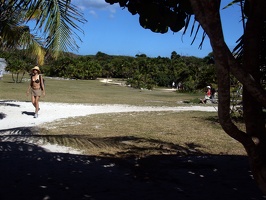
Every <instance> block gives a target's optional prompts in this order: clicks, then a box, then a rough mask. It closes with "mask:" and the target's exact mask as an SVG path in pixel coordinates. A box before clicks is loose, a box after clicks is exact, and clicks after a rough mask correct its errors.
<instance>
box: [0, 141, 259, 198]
mask: <svg viewBox="0 0 266 200" xmlns="http://www.w3.org/2000/svg"><path fill="white" fill-rule="evenodd" d="M0 159H1V160H0V162H1V165H0V171H1V176H0V187H1V190H0V199H1V200H12V199H34V200H38V199H56V200H59V199H60V200H61V199H64V200H68V199H71V200H72V199H73V200H79V199H94V200H105V199H108V200H120V199H121V200H122V199H123V200H124V199H125V200H135V199H141V200H146V199H147V200H148V199H162V200H172V199H173V200H174V199H181V200H190V199H193V200H194V199H195V200H201V199H202V200H203V199H204V200H206V199H207V200H209V199H210V200H212V199H215V200H224V199H226V200H228V199H243V200H248V199H250V200H251V199H252V200H255V199H264V198H263V196H262V193H261V192H260V191H259V190H258V188H257V186H256V185H255V183H254V180H252V178H251V174H250V171H249V166H248V161H247V157H245V156H212V155H199V156H176V155H175V156H173V155H160V156H148V157H145V158H138V159H137V158H134V157H131V158H124V159H122V158H114V157H111V158H110V157H96V156H85V155H72V154H64V153H51V152H47V151H46V150H45V149H43V148H40V147H38V146H36V145H33V144H29V143H25V142H18V141H17V142H1V143H0Z"/></svg>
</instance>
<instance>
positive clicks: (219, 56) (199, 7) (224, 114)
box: [190, 0, 266, 194]
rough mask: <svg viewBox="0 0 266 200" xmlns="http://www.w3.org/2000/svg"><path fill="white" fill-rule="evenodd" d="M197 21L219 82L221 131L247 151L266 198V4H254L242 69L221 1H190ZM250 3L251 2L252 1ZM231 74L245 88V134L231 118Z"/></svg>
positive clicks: (257, 0) (246, 37)
mask: <svg viewBox="0 0 266 200" xmlns="http://www.w3.org/2000/svg"><path fill="white" fill-rule="evenodd" d="M190 2H191V5H192V8H193V11H194V13H195V18H196V20H197V21H198V22H199V23H200V24H201V26H202V28H203V29H204V31H205V32H206V33H207V35H208V36H209V38H210V43H211V46H212V49H213V53H214V58H215V66H216V68H217V78H218V88H219V93H218V98H219V103H218V116H219V121H220V124H221V126H222V128H223V129H224V130H225V132H226V133H227V134H228V135H229V136H231V137H232V138H234V139H236V140H237V141H239V142H240V143H241V144H242V145H243V146H244V148H245V149H246V152H247V155H248V157H249V160H250V165H251V169H252V172H253V175H254V178H255V180H256V182H257V183H258V186H259V188H260V189H261V190H262V191H263V192H264V193H265V194H266V139H265V136H266V133H265V121H264V117H263V113H262V106H266V95H265V91H264V90H263V88H262V87H261V85H260V82H259V78H260V77H259V67H260V66H259V63H258V59H259V58H258V55H259V47H260V45H259V43H258V41H259V40H260V38H259V37H260V34H261V28H258V27H259V26H261V21H259V20H258V18H260V19H262V21H263V14H264V12H263V11H265V5H264V4H265V2H266V1H265V0H255V1H252V2H253V3H254V5H257V6H253V5H251V10H250V13H251V14H253V16H252V15H251V16H250V19H249V22H248V24H247V30H246V32H245V39H244V43H245V44H244V52H245V53H244V59H243V62H244V64H243V66H244V67H243V66H241V64H240V63H238V62H237V61H236V59H235V58H234V57H233V55H232V53H231V52H230V50H229V48H228V47H227V45H226V43H225V41H224V37H223V31H222V26H221V19H220V12H219V9H220V0H200V1H199V0H190ZM250 2H251V1H250ZM230 73H232V74H233V75H234V76H235V77H236V78H237V79H238V80H239V81H240V82H241V83H242V84H243V85H244V97H243V104H244V110H243V111H244V116H245V124H246V133H245V132H243V131H241V130H239V129H238V127H237V126H235V125H234V123H233V122H232V121H231V118H230V78H229V75H230Z"/></svg>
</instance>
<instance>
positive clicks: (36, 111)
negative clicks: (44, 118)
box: [35, 96, 40, 114]
mask: <svg viewBox="0 0 266 200" xmlns="http://www.w3.org/2000/svg"><path fill="white" fill-rule="evenodd" d="M39 99H40V97H39V96H36V97H35V114H38V111H39Z"/></svg>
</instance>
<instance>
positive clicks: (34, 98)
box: [27, 66, 45, 118]
mask: <svg viewBox="0 0 266 200" xmlns="http://www.w3.org/2000/svg"><path fill="white" fill-rule="evenodd" d="M40 73H41V71H40V68H39V67H38V66H35V67H33V68H32V69H31V81H30V85H29V87H28V90H27V96H28V95H29V93H30V91H31V102H32V104H33V106H34V107H35V114H34V118H37V117H38V111H39V110H40V107H39V99H40V97H41V95H42V94H43V96H45V88H44V83H43V78H42V76H41V75H40Z"/></svg>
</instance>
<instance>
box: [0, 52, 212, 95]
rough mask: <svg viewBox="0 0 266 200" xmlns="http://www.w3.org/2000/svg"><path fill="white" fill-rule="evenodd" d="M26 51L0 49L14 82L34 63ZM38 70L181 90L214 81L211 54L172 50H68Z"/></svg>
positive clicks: (18, 80)
mask: <svg viewBox="0 0 266 200" xmlns="http://www.w3.org/2000/svg"><path fill="white" fill-rule="evenodd" d="M29 55H30V54H27V52H26V51H23V50H16V51H12V52H10V51H9V52H4V51H2V52H0V57H2V58H5V59H6V61H7V63H8V66H7V68H6V69H7V70H8V71H9V72H11V73H12V75H13V77H14V82H20V81H21V80H22V77H23V76H24V75H25V74H27V72H29V71H30V69H31V68H32V67H33V66H34V59H33V58H31V56H29ZM41 69H42V73H43V74H44V75H45V76H50V77H63V78H70V79H83V80H91V79H97V78H121V79H124V80H126V81H127V84H128V85H131V86H132V87H134V88H147V89H152V88H153V87H155V86H159V87H169V86H171V85H172V82H175V83H176V84H177V83H182V86H183V87H182V88H183V89H184V91H190V92H191V91H195V90H197V89H201V88H204V87H205V86H206V84H213V83H215V82H216V73H215V68H214V64H213V62H212V56H211V54H209V55H208V56H206V57H205V58H197V57H194V56H180V55H178V54H177V53H176V52H175V51H173V52H172V53H171V57H170V58H168V57H160V56H158V57H156V58H151V57H147V56H146V55H145V54H140V55H136V56H135V57H131V56H114V55H107V54H105V53H102V52H98V53H97V54H96V55H86V56H81V55H75V54H71V53H68V54H66V55H65V56H61V57H59V58H58V59H56V60H55V59H52V58H47V59H46V61H45V65H43V66H42V67H41Z"/></svg>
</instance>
